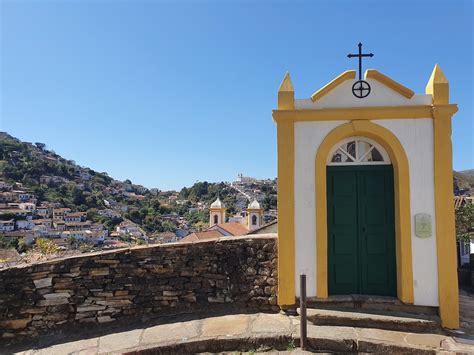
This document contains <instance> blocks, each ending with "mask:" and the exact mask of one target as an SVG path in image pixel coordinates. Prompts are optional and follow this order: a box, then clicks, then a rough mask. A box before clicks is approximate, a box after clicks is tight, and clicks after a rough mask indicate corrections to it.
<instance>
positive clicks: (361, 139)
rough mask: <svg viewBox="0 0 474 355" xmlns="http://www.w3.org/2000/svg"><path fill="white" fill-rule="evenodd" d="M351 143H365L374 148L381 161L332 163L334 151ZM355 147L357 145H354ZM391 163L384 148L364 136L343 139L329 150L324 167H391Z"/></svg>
mask: <svg viewBox="0 0 474 355" xmlns="http://www.w3.org/2000/svg"><path fill="white" fill-rule="evenodd" d="M352 141H356V142H357V141H363V142H367V143H369V144H370V145H372V146H373V147H374V148H376V149H377V150H378V151H379V153H380V155H381V156H382V158H383V161H351V162H333V161H331V160H332V157H333V155H334V154H335V153H336V151H337V150H338V149H339V148H341V146H342V145H344V144H346V143H349V142H352ZM356 146H357V143H356ZM391 164H392V161H391V160H390V156H389V155H388V153H387V151H386V150H385V148H384V147H382V146H381V145H380V144H379V143H377V142H376V141H374V140H373V139H370V138H367V137H364V136H352V137H348V138H345V139H343V140H341V141H339V142H337V143H336V144H334V146H333V147H332V148H331V150H330V151H329V155H328V158H327V160H326V165H331V166H347V165H391Z"/></svg>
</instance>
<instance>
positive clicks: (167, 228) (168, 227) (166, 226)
mask: <svg viewBox="0 0 474 355" xmlns="http://www.w3.org/2000/svg"><path fill="white" fill-rule="evenodd" d="M161 225H162V227H163V231H164V232H176V225H175V224H174V223H172V222H170V221H163V223H162V224H161Z"/></svg>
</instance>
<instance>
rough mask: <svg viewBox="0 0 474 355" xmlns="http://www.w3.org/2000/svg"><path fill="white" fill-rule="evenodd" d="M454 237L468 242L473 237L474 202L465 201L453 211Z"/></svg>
mask: <svg viewBox="0 0 474 355" xmlns="http://www.w3.org/2000/svg"><path fill="white" fill-rule="evenodd" d="M455 216H456V238H457V239H458V240H462V241H465V242H468V241H469V240H470V239H471V238H474V203H465V204H464V205H462V206H461V207H459V208H457V209H456V211H455Z"/></svg>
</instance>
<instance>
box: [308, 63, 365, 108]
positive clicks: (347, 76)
mask: <svg viewBox="0 0 474 355" xmlns="http://www.w3.org/2000/svg"><path fill="white" fill-rule="evenodd" d="M355 77H356V71H355V70H346V71H345V72H344V73H342V74H341V75H339V76H338V77H336V78H334V79H333V80H331V81H330V82H329V83H327V84H326V85H324V86H323V87H322V88H321V89H319V90H318V91H316V92H315V93H314V94H313V95H311V101H313V102H315V101H316V100H318V99H320V98H321V97H323V96H324V95H326V94H327V93H328V92H330V91H332V90H334V89H335V88H336V87H337V86H339V85H341V84H342V83H343V82H344V81H346V80H351V79H355Z"/></svg>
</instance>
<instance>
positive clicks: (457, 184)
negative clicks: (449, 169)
mask: <svg viewBox="0 0 474 355" xmlns="http://www.w3.org/2000/svg"><path fill="white" fill-rule="evenodd" d="M454 194H455V195H456V196H460V195H467V196H474V169H472V170H465V171H461V172H457V171H455V172H454Z"/></svg>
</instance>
